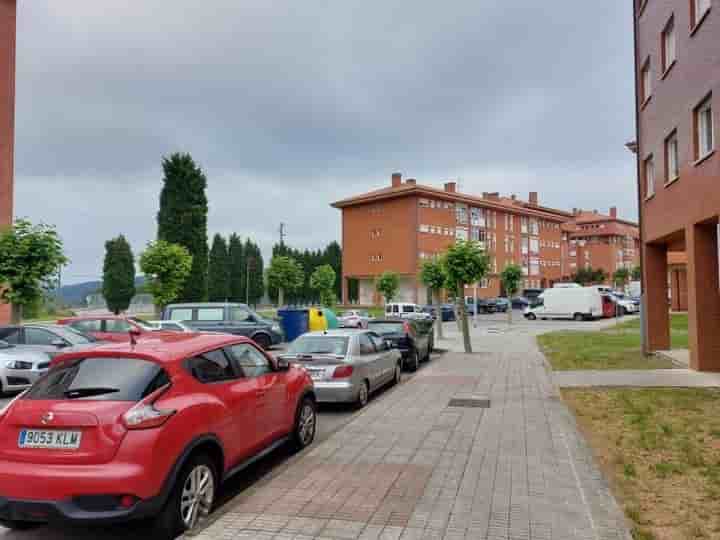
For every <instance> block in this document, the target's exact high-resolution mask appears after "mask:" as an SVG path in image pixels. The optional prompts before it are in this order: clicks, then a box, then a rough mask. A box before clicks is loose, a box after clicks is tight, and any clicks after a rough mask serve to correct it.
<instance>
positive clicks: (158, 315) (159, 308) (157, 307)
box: [155, 304, 163, 320]
mask: <svg viewBox="0 0 720 540" xmlns="http://www.w3.org/2000/svg"><path fill="white" fill-rule="evenodd" d="M162 312H163V307H162V306H161V305H160V304H155V317H156V318H157V319H158V320H161V319H162Z"/></svg>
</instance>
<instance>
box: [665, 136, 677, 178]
mask: <svg viewBox="0 0 720 540" xmlns="http://www.w3.org/2000/svg"><path fill="white" fill-rule="evenodd" d="M665 167H666V170H665V183H666V184H669V183H670V182H672V181H673V180H677V178H678V176H680V161H679V158H678V140H677V130H675V131H673V132H672V133H671V134H670V136H669V137H668V138H667V139H665Z"/></svg>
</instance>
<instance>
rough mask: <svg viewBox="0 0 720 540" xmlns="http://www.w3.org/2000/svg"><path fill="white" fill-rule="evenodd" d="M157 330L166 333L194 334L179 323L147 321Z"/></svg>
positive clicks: (187, 327)
mask: <svg viewBox="0 0 720 540" xmlns="http://www.w3.org/2000/svg"><path fill="white" fill-rule="evenodd" d="M148 322H149V323H150V324H152V325H153V326H154V327H155V328H157V329H158V330H166V331H168V332H194V330H193V329H192V328H190V327H189V326H187V325H185V324H183V323H181V322H180V321H148Z"/></svg>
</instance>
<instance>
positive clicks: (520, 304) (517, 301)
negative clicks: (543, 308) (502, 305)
mask: <svg viewBox="0 0 720 540" xmlns="http://www.w3.org/2000/svg"><path fill="white" fill-rule="evenodd" d="M510 304H511V305H512V308H513V309H525V308H526V307H528V306H529V305H530V300H528V299H527V298H525V297H524V296H516V297H515V298H513V299H512V300H511V302H510Z"/></svg>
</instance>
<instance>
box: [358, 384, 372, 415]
mask: <svg viewBox="0 0 720 540" xmlns="http://www.w3.org/2000/svg"><path fill="white" fill-rule="evenodd" d="M369 398H370V385H369V384H368V382H367V381H363V383H362V384H361V385H360V390H359V391H358V397H357V400H356V401H355V407H356V408H358V409H362V408H363V407H364V406H365V405H367V403H368V399H369Z"/></svg>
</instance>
